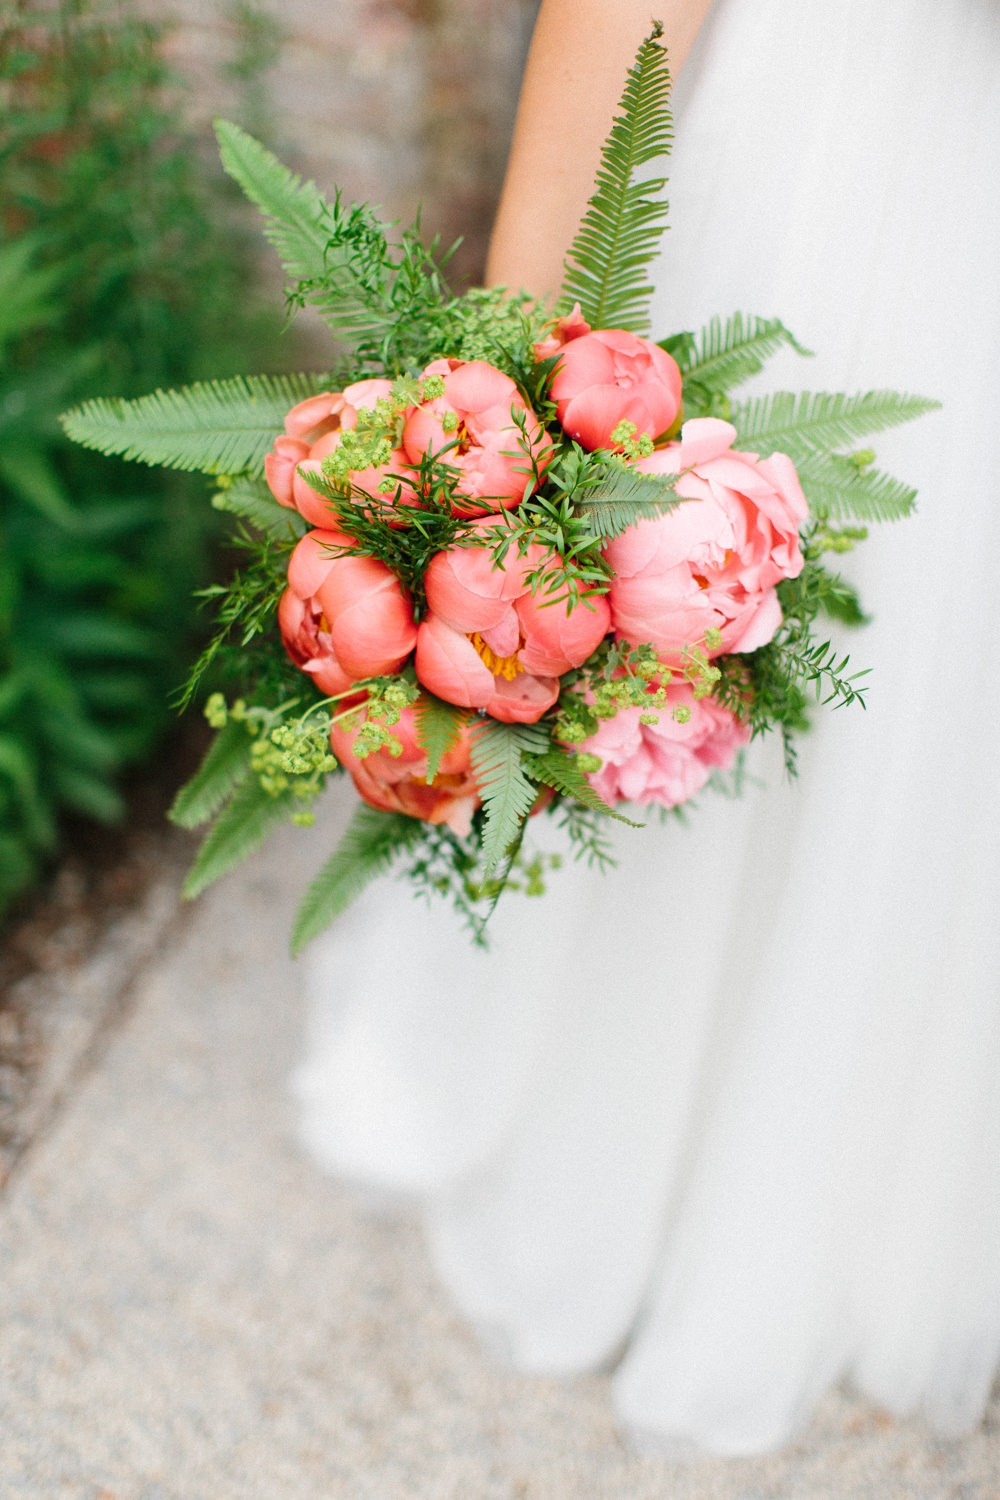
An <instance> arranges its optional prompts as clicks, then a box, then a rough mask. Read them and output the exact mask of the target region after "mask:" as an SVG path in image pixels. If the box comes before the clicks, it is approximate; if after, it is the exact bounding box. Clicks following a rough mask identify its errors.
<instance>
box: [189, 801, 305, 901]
mask: <svg viewBox="0 0 1000 1500" xmlns="http://www.w3.org/2000/svg"><path fill="white" fill-rule="evenodd" d="M292 805H293V793H292V792H291V790H287V791H284V792H281V793H279V794H278V795H275V794H274V793H272V792H269V791H268V790H266V788H264V787H263V786H261V784H260V782H259V781H258V780H257V779H256V778H248V779H247V780H244V781H241V782H240V783H239V785H238V786H237V787H236V790H235V792H234V793H233V795H232V797H230V799H229V801H228V802H227V803H226V804H225V806H224V807H223V809H222V811H221V812H220V813H219V815H218V817H217V818H216V820H215V822H214V823H213V824H212V827H211V828H210V829H209V832H208V833H207V834H206V836H205V838H204V840H203V841H202V844H201V847H200V848H199V850H198V853H197V855H196V856H195V861H194V864H193V865H192V866H191V869H190V871H189V872H188V877H187V879H186V880H185V882H184V894H185V896H187V897H188V898H189V899H193V898H194V897H195V896H199V895H201V892H202V891H204V890H206V889H207V888H208V886H210V885H212V884H214V882H215V881H216V880H218V879H219V877H220V876H222V875H227V874H228V873H229V871H230V870H232V869H234V868H235V867H236V865H238V864H240V863H241V862H242V861H243V860H244V859H246V858H247V856H248V855H250V854H253V852H254V850H255V849H259V848H260V846H261V844H262V843H263V842H264V840H265V839H266V838H267V835H268V834H269V833H270V832H271V830H272V829H273V828H275V827H276V825H277V824H278V823H280V822H283V821H284V819H285V818H287V817H288V814H289V811H290V810H291V808H292Z"/></svg>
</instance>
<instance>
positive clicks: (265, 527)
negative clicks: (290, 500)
mask: <svg viewBox="0 0 1000 1500" xmlns="http://www.w3.org/2000/svg"><path fill="white" fill-rule="evenodd" d="M212 508H213V510H221V511H225V512H226V513H227V515H233V516H240V517H241V519H242V520H244V521H249V522H250V524H251V526H254V527H256V529H257V530H258V531H263V532H266V533H267V534H268V535H270V536H275V537H281V536H285V537H288V538H289V539H290V540H293V541H294V540H297V539H298V538H299V537H301V536H304V535H305V533H306V532H307V531H308V529H309V523H308V522H307V521H305V520H303V518H302V517H301V516H300V515H299V513H298V511H296V510H290V509H289V507H288V506H287V505H279V504H278V502H277V500H275V499H274V498H273V497H272V495H271V492H270V490H269V489H267V488H266V486H264V485H263V484H261V483H259V482H257V481H255V480H253V479H237V480H235V481H234V482H233V483H232V484H227V485H226V487H225V489H219V490H216V492H215V494H214V495H213V496H212Z"/></svg>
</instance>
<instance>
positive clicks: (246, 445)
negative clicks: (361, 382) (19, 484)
mask: <svg viewBox="0 0 1000 1500" xmlns="http://www.w3.org/2000/svg"><path fill="white" fill-rule="evenodd" d="M322 389H323V381H322V377H320V376H318V375H238V376H235V377H234V378H233V379H230V380H209V381H204V382H202V383H200V384H197V385H189V386H184V387H182V388H181V389H180V390H176V391H154V392H153V394H152V395H151V396H140V397H139V398H138V400H135V401H124V400H121V399H118V398H107V397H99V398H98V399H96V400H93V401H85V402H84V403H83V405H82V406H77V407H75V408H74V409H73V410H72V411H68V412H66V413H65V415H64V416H63V417H62V418H61V419H60V420H61V421H62V425H63V428H64V430H65V432H66V434H67V436H68V437H71V438H72V439H73V441H74V442H77V443H82V445H83V446H84V447H85V448H96V449H97V451H98V452H99V453H108V454H118V455H120V456H121V457H122V458H130V459H135V460H136V461H138V462H139V463H144V464H152V465H163V466H164V467H165V468H168V469H199V470H200V471H201V472H202V473H203V474H233V475H235V474H242V473H244V472H249V473H260V472H261V470H262V469H263V467H264V455H265V454H266V453H267V451H268V449H269V448H270V446H271V444H272V443H273V441H274V438H275V434H276V433H279V432H281V431H282V429H283V427H284V424H285V417H286V416H287V414H288V410H289V408H290V407H292V406H294V405H295V404H296V402H298V401H302V400H304V398H305V397H306V396H313V395H315V394H316V392H317V391H320V390H322Z"/></svg>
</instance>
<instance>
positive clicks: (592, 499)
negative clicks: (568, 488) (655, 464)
mask: <svg viewBox="0 0 1000 1500" xmlns="http://www.w3.org/2000/svg"><path fill="white" fill-rule="evenodd" d="M677 479H678V476H677V475H676V474H640V473H637V472H636V471H635V470H634V469H627V468H625V467H624V465H618V464H610V463H609V464H605V465H604V466H603V467H602V468H600V469H599V470H598V471H597V472H596V473H595V475H594V477H593V479H592V481H590V483H589V484H588V486H587V488H585V489H582V490H581V491H579V492H578V494H577V504H578V506H579V508H580V511H581V513H582V514H583V515H584V517H585V518H586V520H587V524H588V526H589V527H590V531H591V533H592V535H593V536H594V537H596V538H598V539H599V540H601V541H607V540H608V539H609V538H611V537H616V536H621V534H622V532H623V531H626V530H627V529H628V528H629V527H630V526H634V525H635V523H636V521H642V520H647V519H648V518H649V517H650V516H662V515H666V513H667V512H668V511H671V510H674V509H675V507H676V506H678V505H679V504H680V503H681V502H680V497H679V496H677V495H676V494H675V493H674V488H675V486H676V484H677Z"/></svg>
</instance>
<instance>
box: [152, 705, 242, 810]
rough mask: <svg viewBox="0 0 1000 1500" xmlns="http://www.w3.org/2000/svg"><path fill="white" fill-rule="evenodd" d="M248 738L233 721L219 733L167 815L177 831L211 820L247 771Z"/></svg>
mask: <svg viewBox="0 0 1000 1500" xmlns="http://www.w3.org/2000/svg"><path fill="white" fill-rule="evenodd" d="M250 745H251V740H250V736H249V735H248V734H247V732H246V728H245V726H244V725H243V724H241V723H239V722H238V721H237V720H235V719H230V720H229V722H228V723H227V724H226V725H225V726H224V727H223V728H222V729H220V730H219V732H218V734H217V735H216V736H215V738H214V740H213V741H212V743H211V744H210V745H209V747H208V750H207V751H206V753H205V758H204V760H203V761H202V763H201V765H200V766H199V767H198V769H197V771H195V773H194V775H193V776H192V777H191V779H190V781H188V782H186V783H185V785H184V786H182V787H181V789H180V791H179V792H178V793H177V796H176V797H175V798H174V801H173V806H172V807H171V809H170V812H169V813H168V817H169V818H170V821H171V822H172V823H176V824H177V825H178V826H179V827H180V828H197V827H198V826H199V825H200V824H202V823H207V822H208V820H209V818H214V817H215V814H216V813H217V812H218V811H219V808H220V807H221V806H222V804H223V803H224V802H225V800H226V798H227V797H229V796H230V795H231V794H232V792H233V791H234V790H235V789H236V787H237V786H238V785H239V783H240V782H241V781H243V780H244V779H245V777H246V776H247V775H248V774H249V771H250Z"/></svg>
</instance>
